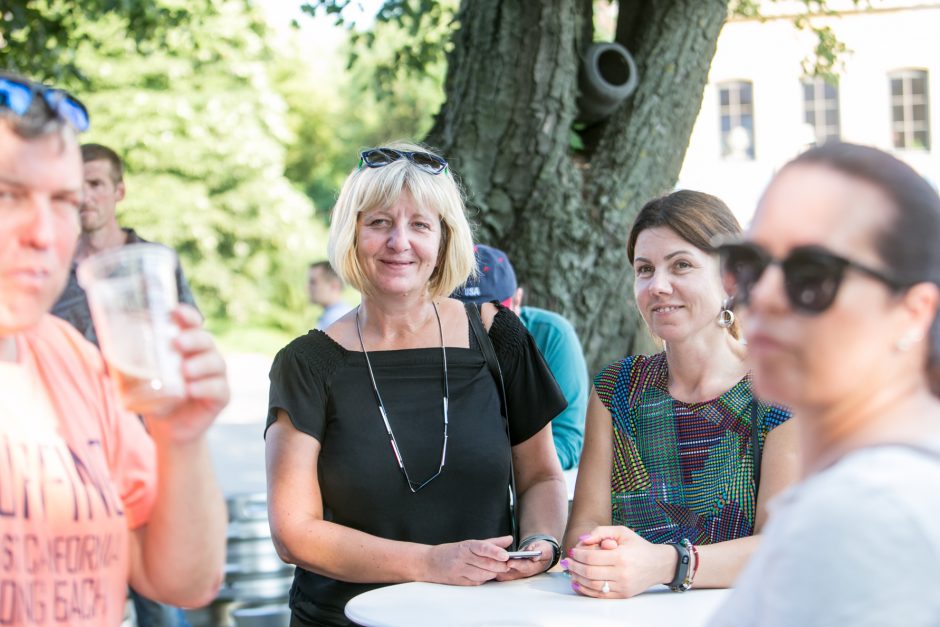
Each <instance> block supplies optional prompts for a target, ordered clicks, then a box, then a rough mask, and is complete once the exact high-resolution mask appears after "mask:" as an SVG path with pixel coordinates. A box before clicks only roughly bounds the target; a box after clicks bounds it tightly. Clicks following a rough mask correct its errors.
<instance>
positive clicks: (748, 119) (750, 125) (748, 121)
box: [741, 113, 754, 135]
mask: <svg viewBox="0 0 940 627" xmlns="http://www.w3.org/2000/svg"><path fill="white" fill-rule="evenodd" d="M741 126H743V127H744V128H745V129H747V132H748V135H753V134H754V116H752V115H750V114H748V113H746V114H744V115H742V116H741Z"/></svg>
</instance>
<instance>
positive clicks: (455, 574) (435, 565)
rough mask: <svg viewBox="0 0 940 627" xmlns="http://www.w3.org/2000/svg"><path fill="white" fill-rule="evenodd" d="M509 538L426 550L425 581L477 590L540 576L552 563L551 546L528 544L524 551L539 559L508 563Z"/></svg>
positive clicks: (448, 545) (511, 560) (504, 537)
mask: <svg viewBox="0 0 940 627" xmlns="http://www.w3.org/2000/svg"><path fill="white" fill-rule="evenodd" d="M511 545H512V536H501V537H499V538H489V539H486V540H464V541H462V542H454V543H450V544H439V545H437V546H432V547H430V548H429V551H428V556H427V569H428V573H427V575H426V577H425V578H424V579H425V581H431V582H434V583H446V584H450V585H457V586H478V585H480V584H481V583H486V582H487V581H492V580H496V581H512V580H513V579H523V578H525V577H531V576H533V575H538V574H539V573H541V572H544V571H545V570H546V569H547V568H548V566H549V564H551V560H552V546H551V545H550V544H549V543H547V542H544V541H541V540H539V541H536V542H530V543H529V544H528V545H527V546H526V547H525V548H526V549H527V550H532V551H541V552H542V554H541V555H540V556H539V557H532V558H523V559H509V554H508V552H507V551H508V549H509V547H510V546H511Z"/></svg>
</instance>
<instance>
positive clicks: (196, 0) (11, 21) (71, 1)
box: [0, 0, 212, 82]
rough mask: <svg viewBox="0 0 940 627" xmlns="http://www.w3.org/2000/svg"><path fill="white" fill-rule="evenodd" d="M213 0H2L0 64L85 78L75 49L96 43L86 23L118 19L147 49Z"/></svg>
mask: <svg viewBox="0 0 940 627" xmlns="http://www.w3.org/2000/svg"><path fill="white" fill-rule="evenodd" d="M211 4H212V2H211V1H210V0H192V1H186V0H172V1H170V0H162V1H161V0H4V2H3V4H2V7H0V68H3V69H7V70H15V71H19V72H21V73H23V74H27V75H29V76H31V77H34V78H37V79H41V80H55V81H57V82H59V81H62V80H69V81H74V80H75V79H81V78H83V73H82V71H81V64H80V63H77V60H76V56H75V55H76V49H77V48H79V47H81V46H82V45H86V44H92V45H94V44H95V40H94V39H93V38H92V37H91V34H90V33H89V32H88V31H87V30H86V29H84V28H83V27H82V26H83V25H84V24H87V23H89V22H94V21H96V20H100V19H111V18H116V19H117V20H118V21H119V23H120V24H121V25H122V26H123V29H122V30H123V33H124V37H128V38H130V40H131V42H132V43H133V46H134V47H136V48H138V49H141V50H142V49H144V48H145V47H147V46H148V45H152V44H154V43H156V44H160V43H162V42H163V41H164V39H165V38H166V37H167V36H169V35H170V33H171V32H173V30H174V29H176V28H179V27H180V26H181V25H183V24H185V23H187V22H188V21H190V20H191V19H192V18H193V16H194V15H195V14H197V13H198V14H203V13H205V12H206V11H208V10H210V9H211Z"/></svg>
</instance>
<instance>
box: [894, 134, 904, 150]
mask: <svg viewBox="0 0 940 627" xmlns="http://www.w3.org/2000/svg"><path fill="white" fill-rule="evenodd" d="M893 136H894V138H893V141H894V147H895V148H905V145H904V132H903V131H898V130H896V131H894V133H893Z"/></svg>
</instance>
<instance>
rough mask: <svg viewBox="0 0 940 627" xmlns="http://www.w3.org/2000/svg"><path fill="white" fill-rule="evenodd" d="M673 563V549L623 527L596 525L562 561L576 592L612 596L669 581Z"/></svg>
mask: <svg viewBox="0 0 940 627" xmlns="http://www.w3.org/2000/svg"><path fill="white" fill-rule="evenodd" d="M675 564H676V551H675V549H673V548H672V547H671V546H669V545H668V544H653V543H651V542H647V541H646V540H644V539H643V538H641V537H640V536H639V535H637V534H636V533H635V532H633V531H631V530H630V529H627V528H626V527H596V528H595V529H593V530H592V531H591V532H590V533H588V534H586V535H583V536H581V538H580V541H579V542H578V544H577V546H575V547H574V548H573V549H571V550H570V551H569V552H568V556H567V557H566V558H565V559H563V560H562V561H561V566H562V568H564V569H565V570H566V571H568V574H569V576H570V577H571V587H572V589H573V590H574V591H575V592H577V593H578V594H582V595H584V596H590V597H598V598H613V599H626V598H629V597H632V596H634V595H637V594H639V593H641V592H644V591H645V590H646V589H647V588H649V587H650V586H654V585H656V584H661V583H665V582H668V581H671V580H672V576H673V573H674V571H675ZM605 586H606V588H605ZM605 589H606V592H605Z"/></svg>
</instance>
